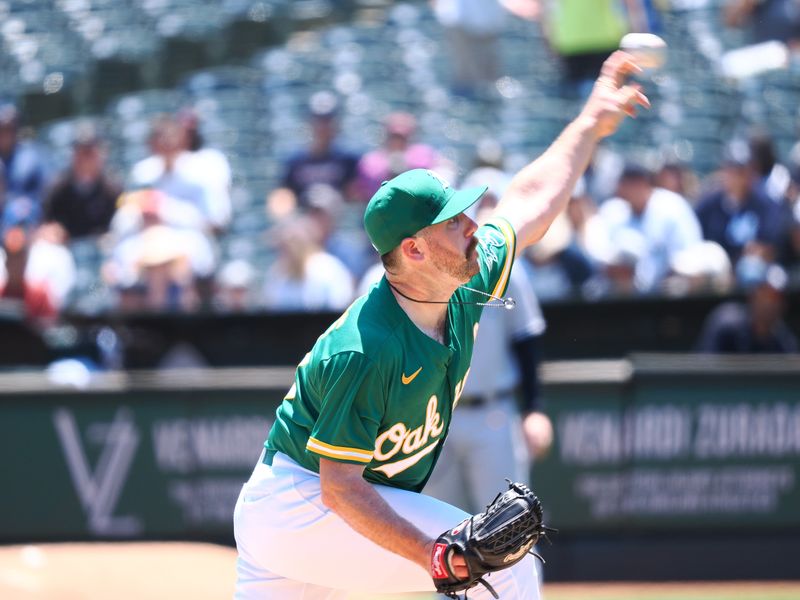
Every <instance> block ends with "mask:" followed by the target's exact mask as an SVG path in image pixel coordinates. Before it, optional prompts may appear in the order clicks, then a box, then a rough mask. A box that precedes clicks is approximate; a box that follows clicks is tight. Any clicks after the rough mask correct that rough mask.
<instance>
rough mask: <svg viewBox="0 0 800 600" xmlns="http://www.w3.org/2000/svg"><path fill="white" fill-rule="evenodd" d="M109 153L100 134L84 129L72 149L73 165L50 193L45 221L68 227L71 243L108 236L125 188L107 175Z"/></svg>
mask: <svg viewBox="0 0 800 600" xmlns="http://www.w3.org/2000/svg"><path fill="white" fill-rule="evenodd" d="M105 160H106V149H105V145H104V143H103V141H102V140H101V139H100V137H99V136H98V134H97V131H96V130H95V129H94V128H93V127H91V126H88V127H83V128H81V129H79V130H78V131H77V133H76V136H75V140H74V142H73V146H72V164H71V166H70V168H69V169H68V170H67V171H66V172H64V173H63V174H62V175H61V176H60V178H59V179H58V180H57V181H56V183H55V185H54V186H53V187H52V188H51V189H50V191H49V193H48V195H47V200H46V201H45V215H44V218H45V221H54V222H56V223H59V224H60V225H61V226H63V227H64V229H65V230H66V232H67V234H69V237H70V238H71V239H78V238H82V237H85V236H93V235H99V234H102V233H105V232H106V231H108V228H109V226H110V224H111V218H112V217H113V216H114V211H115V210H116V208H117V199H118V198H119V196H120V194H121V193H122V187H121V186H120V184H119V182H118V181H116V179H114V178H112V177H110V176H109V175H108V174H107V173H106V172H105Z"/></svg>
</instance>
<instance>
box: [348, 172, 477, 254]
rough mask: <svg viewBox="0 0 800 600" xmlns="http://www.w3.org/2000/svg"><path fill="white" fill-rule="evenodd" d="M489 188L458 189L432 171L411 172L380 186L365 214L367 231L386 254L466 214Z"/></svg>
mask: <svg viewBox="0 0 800 600" xmlns="http://www.w3.org/2000/svg"><path fill="white" fill-rule="evenodd" d="M486 189H487V187H486V186H483V187H474V188H468V189H465V190H455V189H453V188H451V187H450V185H448V183H447V182H446V181H445V180H444V179H442V178H441V177H440V176H439V175H437V174H436V173H434V172H433V171H429V170H428V169H412V170H411V171H406V172H405V173H401V174H400V175H398V176H397V177H395V178H394V179H391V180H389V181H384V182H383V183H382V184H381V187H380V188H379V189H378V191H377V192H375V194H374V195H373V196H372V199H370V201H369V204H368V205H367V210H366V211H365V212H364V229H366V231H367V235H368V236H369V239H370V241H371V242H372V245H373V246H374V247H375V249H376V250H377V251H378V252H379V253H380V254H381V255H383V254H386V253H387V252H389V251H391V250H394V249H395V248H396V247H397V246H398V245H399V244H400V242H402V241H403V240H404V239H405V238H407V237H411V236H413V235H414V234H416V233H417V232H418V231H419V230H420V229H424V228H425V227H428V226H429V225H435V224H436V223H441V222H443V221H447V219H452V218H453V217H455V216H456V215H458V214H460V213H462V212H464V211H465V210H466V209H468V208H469V207H470V206H472V205H473V204H475V202H477V201H478V199H479V198H480V197H481V196H482V195H483V194H484V192H486Z"/></svg>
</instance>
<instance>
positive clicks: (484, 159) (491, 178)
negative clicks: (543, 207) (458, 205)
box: [461, 138, 512, 202]
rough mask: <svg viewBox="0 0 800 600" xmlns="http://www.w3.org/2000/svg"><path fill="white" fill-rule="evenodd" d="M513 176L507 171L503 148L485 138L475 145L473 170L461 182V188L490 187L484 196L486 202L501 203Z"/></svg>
mask: <svg viewBox="0 0 800 600" xmlns="http://www.w3.org/2000/svg"><path fill="white" fill-rule="evenodd" d="M511 177H512V174H511V173H509V172H508V171H507V170H506V169H505V153H504V151H503V146H502V145H501V144H500V142H498V141H497V140H495V139H492V138H484V139H482V140H479V141H478V143H477V144H476V145H475V159H474V161H473V163H472V170H471V171H470V172H469V173H467V174H466V175H465V176H464V178H463V180H462V181H461V187H478V186H481V187H482V186H484V185H488V186H489V189H488V190H486V193H485V194H484V195H483V198H486V201H487V202H489V201H494V202H499V200H500V198H502V197H503V194H504V193H505V191H506V188H507V187H508V184H509V183H510V182H511Z"/></svg>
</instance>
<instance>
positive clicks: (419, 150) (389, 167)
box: [358, 112, 455, 202]
mask: <svg viewBox="0 0 800 600" xmlns="http://www.w3.org/2000/svg"><path fill="white" fill-rule="evenodd" d="M384 128H385V137H384V140H383V145H382V146H381V147H380V148H378V149H376V150H373V151H371V152H368V153H367V154H365V155H364V156H363V157H362V158H361V160H360V161H359V163H358V194H359V198H360V199H361V200H363V201H364V202H367V201H369V199H370V198H371V197H372V195H373V194H374V193H375V192H376V191H377V190H378V188H379V187H380V186H381V183H383V182H384V181H388V180H389V179H391V178H392V177H395V176H396V175H399V174H400V173H403V172H404V171H407V170H409V169H432V170H434V171H436V172H437V173H439V175H441V176H442V177H443V178H444V179H446V180H451V179H453V176H454V175H455V169H454V167H453V165H451V164H450V162H449V161H447V160H446V159H445V158H444V157H442V156H441V155H440V154H439V153H438V152H437V151H436V150H434V149H433V148H432V147H431V146H429V145H427V144H417V143H413V141H412V140H413V139H414V135H415V134H416V131H417V120H416V118H414V115H411V114H409V113H404V112H395V113H392V114H390V115H389V116H388V117H387V118H386V120H385V121H384Z"/></svg>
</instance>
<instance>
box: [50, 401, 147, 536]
mask: <svg viewBox="0 0 800 600" xmlns="http://www.w3.org/2000/svg"><path fill="white" fill-rule="evenodd" d="M53 425H54V426H55V429H56V433H57V434H58V438H59V441H60V442H61V446H62V448H63V449H64V455H65V457H66V459H67V467H68V468H69V474H70V476H71V477H72V483H73V484H74V485H75V491H76V492H77V494H78V498H79V499H80V501H81V505H82V506H83V509H84V511H85V512H86V516H87V518H88V527H89V530H90V531H91V532H92V533H95V534H99V535H111V536H113V535H123V536H126V535H136V534H138V533H139V532H141V530H142V523H141V520H140V519H139V518H137V517H134V516H125V517H113V516H112V513H113V512H114V509H115V508H116V505H117V501H118V500H119V496H120V493H121V492H122V488H123V487H124V485H125V481H126V480H127V478H128V471H129V470H130V467H131V463H132V461H133V456H134V454H135V453H136V448H137V447H138V446H139V432H138V431H137V430H136V426H135V425H134V422H133V417H132V416H131V412H130V410H129V409H127V408H126V407H120V408H119V409H118V410H117V412H116V414H115V415H114V419H113V420H112V421H111V423H92V424H91V425H90V426H89V427H87V438H89V441H90V442H92V443H95V444H102V450H101V451H100V457H99V458H98V459H97V464H96V465H95V467H94V471H92V470H91V468H90V466H89V459H88V457H87V455H86V452H85V451H84V447H83V444H82V443H81V434H80V432H79V430H78V426H77V424H76V423H75V417H74V416H73V414H72V412H70V411H69V410H67V409H65V408H59V409H57V410H56V411H55V412H54V413H53Z"/></svg>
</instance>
